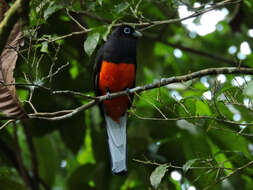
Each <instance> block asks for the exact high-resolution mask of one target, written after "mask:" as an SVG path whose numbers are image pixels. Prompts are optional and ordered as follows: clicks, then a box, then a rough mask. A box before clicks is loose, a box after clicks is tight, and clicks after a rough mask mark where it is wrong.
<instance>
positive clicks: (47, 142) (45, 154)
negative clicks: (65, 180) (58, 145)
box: [34, 136, 59, 186]
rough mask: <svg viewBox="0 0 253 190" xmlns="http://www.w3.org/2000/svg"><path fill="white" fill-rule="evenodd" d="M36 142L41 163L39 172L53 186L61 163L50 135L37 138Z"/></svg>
mask: <svg viewBox="0 0 253 190" xmlns="http://www.w3.org/2000/svg"><path fill="white" fill-rule="evenodd" d="M34 144H35V147H36V153H37V158H38V163H39V174H40V176H41V178H42V179H43V180H44V181H45V183H46V184H47V185H49V186H52V185H53V184H54V181H55V177H56V168H57V166H58V165H59V164H58V162H57V159H56V151H55V149H54V147H53V143H52V141H51V139H50V136H44V137H40V138H35V139H34Z"/></svg>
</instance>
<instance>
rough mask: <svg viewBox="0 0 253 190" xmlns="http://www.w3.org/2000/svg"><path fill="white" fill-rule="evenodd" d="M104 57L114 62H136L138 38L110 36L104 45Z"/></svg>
mask: <svg viewBox="0 0 253 190" xmlns="http://www.w3.org/2000/svg"><path fill="white" fill-rule="evenodd" d="M103 59H104V60H105V61H108V62H113V63H130V64H136V40H135V39H129V38H110V39H109V40H108V41H107V42H106V43H105V45H104V55H103Z"/></svg>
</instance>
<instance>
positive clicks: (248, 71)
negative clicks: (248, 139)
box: [31, 67, 253, 125]
mask: <svg viewBox="0 0 253 190" xmlns="http://www.w3.org/2000/svg"><path fill="white" fill-rule="evenodd" d="M238 73H240V74H241V73H243V74H253V69H250V68H236V67H224V68H209V69H204V70H200V71H197V72H193V73H190V74H187V75H182V76H177V77H170V78H163V79H161V80H160V81H157V82H154V83H152V84H147V85H144V86H138V87H135V88H132V89H130V90H129V92H127V91H120V92H116V93H112V94H110V97H108V96H107V95H103V96H99V97H97V98H98V100H96V101H95V100H92V101H90V102H88V103H87V104H85V105H82V106H80V107H78V108H76V109H74V111H73V112H72V113H69V114H66V115H63V116H59V117H53V118H46V117H36V116H34V115H33V116H31V118H39V119H46V120H61V119H66V118H70V117H72V116H74V115H76V114H78V113H79V112H81V111H84V110H87V109H89V108H90V107H93V106H95V105H96V104H98V103H99V102H102V101H104V100H108V99H109V98H110V99H113V98H116V97H119V96H123V95H126V96H127V95H128V94H129V93H130V94H133V93H140V92H143V91H147V90H151V89H155V88H159V87H162V86H166V85H168V84H171V83H175V82H183V81H188V80H192V79H194V78H200V77H202V76H206V75H215V74H238ZM229 123H230V124H237V123H236V122H233V121H231V122H229ZM250 125H251V124H250Z"/></svg>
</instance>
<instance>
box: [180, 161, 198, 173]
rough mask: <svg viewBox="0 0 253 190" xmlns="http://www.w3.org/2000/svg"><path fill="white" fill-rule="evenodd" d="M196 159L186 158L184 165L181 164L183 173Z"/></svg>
mask: <svg viewBox="0 0 253 190" xmlns="http://www.w3.org/2000/svg"><path fill="white" fill-rule="evenodd" d="M196 161H197V159H192V160H188V161H187V162H186V163H185V164H184V165H183V171H184V173H186V172H187V171H188V170H189V169H190V167H191V166H192V165H193V164H194V163H195V162H196Z"/></svg>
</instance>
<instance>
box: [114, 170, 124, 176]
mask: <svg viewBox="0 0 253 190" xmlns="http://www.w3.org/2000/svg"><path fill="white" fill-rule="evenodd" d="M112 173H113V175H117V176H126V175H127V170H122V171H120V172H114V171H112Z"/></svg>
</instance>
